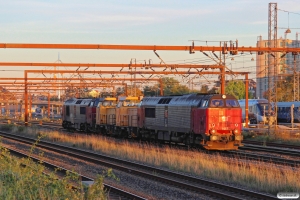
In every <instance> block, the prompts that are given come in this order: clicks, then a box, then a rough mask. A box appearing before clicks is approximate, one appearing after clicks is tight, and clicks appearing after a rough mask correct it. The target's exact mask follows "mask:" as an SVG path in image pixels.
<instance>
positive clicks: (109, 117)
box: [101, 108, 116, 125]
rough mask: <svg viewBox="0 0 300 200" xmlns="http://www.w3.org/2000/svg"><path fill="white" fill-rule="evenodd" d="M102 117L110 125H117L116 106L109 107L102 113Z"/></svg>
mask: <svg viewBox="0 0 300 200" xmlns="http://www.w3.org/2000/svg"><path fill="white" fill-rule="evenodd" d="M101 119H103V123H107V124H108V125H115V124H116V108H107V109H106V112H105V113H103V114H102V115H101Z"/></svg>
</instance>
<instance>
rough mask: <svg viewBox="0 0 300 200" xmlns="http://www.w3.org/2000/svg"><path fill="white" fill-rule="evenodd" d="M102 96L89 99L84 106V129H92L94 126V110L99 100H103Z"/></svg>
mask: <svg viewBox="0 0 300 200" xmlns="http://www.w3.org/2000/svg"><path fill="white" fill-rule="evenodd" d="M103 100H104V98H94V99H92V100H91V101H90V103H89V104H88V106H87V107H86V123H85V127H84V128H85V131H94V130H95V127H96V110H97V106H98V104H99V102H101V101H103Z"/></svg>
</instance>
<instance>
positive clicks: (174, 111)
mask: <svg viewBox="0 0 300 200" xmlns="http://www.w3.org/2000/svg"><path fill="white" fill-rule="evenodd" d="M168 126H169V127H172V129H174V128H175V130H178V131H179V132H189V131H190V130H191V106H169V109H168Z"/></svg>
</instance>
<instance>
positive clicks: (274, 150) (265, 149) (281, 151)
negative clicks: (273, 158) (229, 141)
mask: <svg viewBox="0 0 300 200" xmlns="http://www.w3.org/2000/svg"><path fill="white" fill-rule="evenodd" d="M239 149H241V150H250V151H263V152H269V153H278V154H283V155H288V156H295V157H300V151H297V150H293V149H280V148H276V147H265V146H257V145H251V144H248V145H245V146H243V147H239Z"/></svg>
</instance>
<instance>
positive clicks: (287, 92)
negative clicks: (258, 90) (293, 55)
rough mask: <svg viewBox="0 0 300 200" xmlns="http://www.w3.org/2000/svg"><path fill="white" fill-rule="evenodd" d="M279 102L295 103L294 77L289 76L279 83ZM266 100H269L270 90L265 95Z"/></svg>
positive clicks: (277, 85)
mask: <svg viewBox="0 0 300 200" xmlns="http://www.w3.org/2000/svg"><path fill="white" fill-rule="evenodd" d="M276 87H277V101H279V102H281V101H293V100H294V79H293V76H287V77H285V78H284V79H280V80H279V81H277V84H276ZM263 96H264V98H266V99H268V98H269V90H268V91H266V92H265V93H264V95H263Z"/></svg>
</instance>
